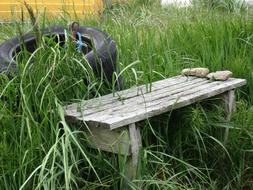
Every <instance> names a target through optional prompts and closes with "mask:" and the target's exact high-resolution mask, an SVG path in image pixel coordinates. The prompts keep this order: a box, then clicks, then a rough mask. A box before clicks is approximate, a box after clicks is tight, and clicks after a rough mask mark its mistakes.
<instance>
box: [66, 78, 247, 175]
mask: <svg viewBox="0 0 253 190" xmlns="http://www.w3.org/2000/svg"><path fill="white" fill-rule="evenodd" d="M245 84H246V80H244V79H236V78H230V79H228V80H227V81H209V80H207V79H205V78H196V77H184V76H176V77H172V78H168V79H165V80H160V81H157V82H154V83H152V84H148V85H142V86H138V87H132V88H130V89H127V90H123V91H120V92H116V93H114V94H108V95H105V96H101V97H98V98H94V99H90V100H87V101H82V102H80V103H74V104H71V105H69V106H67V107H66V109H65V117H66V118H67V121H68V122H71V123H76V124H77V123H78V125H79V124H80V126H81V125H82V127H83V129H84V130H87V131H88V132H87V134H88V138H89V140H90V141H89V142H90V145H91V146H92V147H96V148H99V149H101V150H104V151H109V152H113V153H117V154H122V155H127V156H129V160H128V164H127V175H129V177H131V178H133V177H134V176H135V174H136V170H137V165H138V155H139V150H140V148H141V146H142V143H141V135H140V130H139V127H137V126H136V124H135V123H136V122H139V121H142V120H145V119H147V118H149V117H153V116H157V115H160V114H162V113H165V112H168V111H171V110H174V109H177V108H181V107H184V106H187V105H190V104H193V103H195V102H199V101H201V100H204V99H207V98H210V97H214V96H217V95H221V97H222V99H223V100H224V103H225V104H224V105H225V111H226V113H227V118H226V119H227V120H229V119H230V116H231V113H232V112H233V111H234V110H235V93H234V90H235V89H236V88H238V87H240V86H243V85H245Z"/></svg>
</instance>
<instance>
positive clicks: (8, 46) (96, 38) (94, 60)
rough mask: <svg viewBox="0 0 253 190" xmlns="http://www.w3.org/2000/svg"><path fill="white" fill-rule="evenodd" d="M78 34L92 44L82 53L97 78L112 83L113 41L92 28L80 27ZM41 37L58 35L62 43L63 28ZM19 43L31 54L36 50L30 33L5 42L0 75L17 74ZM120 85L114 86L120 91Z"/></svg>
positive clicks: (0, 53)
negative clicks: (101, 77)
mask: <svg viewBox="0 0 253 190" xmlns="http://www.w3.org/2000/svg"><path fill="white" fill-rule="evenodd" d="M78 32H79V33H81V35H82V37H83V38H84V39H85V40H87V41H89V43H91V44H92V49H91V50H90V51H88V52H84V54H85V59H86V60H87V61H88V63H89V64H90V65H91V67H92V69H93V71H94V73H95V74H96V76H97V77H100V76H101V73H103V74H104V77H105V78H106V79H107V81H108V82H109V83H112V77H113V73H114V72H117V66H116V59H117V49H116V43H115V41H114V40H113V39H112V38H111V37H110V36H109V35H108V34H106V33H105V32H102V31H100V30H98V29H96V28H93V27H84V26H80V27H79V29H78ZM42 35H44V36H48V37H50V36H54V35H55V36H56V35H59V36H60V40H61V41H62V43H64V35H65V28H64V27H62V26H52V27H49V28H46V29H45V30H43V31H42ZM61 38H62V39H61ZM21 39H22V40H21ZM21 41H23V42H24V44H25V46H26V49H27V50H28V51H30V52H33V51H35V50H36V36H35V35H34V34H32V33H27V34H24V35H23V36H22V37H18V36H16V37H14V38H12V39H10V40H7V41H5V42H4V43H2V44H1V45H0V73H2V72H5V73H6V74H7V75H8V76H10V75H11V73H16V72H17V65H16V62H15V58H14V57H15V55H16V54H17V53H18V52H19V51H20V50H21V44H22V43H21ZM101 71H102V72H101ZM121 85H122V84H121V81H120V79H119V80H118V81H117V83H116V86H117V88H118V89H120V88H121Z"/></svg>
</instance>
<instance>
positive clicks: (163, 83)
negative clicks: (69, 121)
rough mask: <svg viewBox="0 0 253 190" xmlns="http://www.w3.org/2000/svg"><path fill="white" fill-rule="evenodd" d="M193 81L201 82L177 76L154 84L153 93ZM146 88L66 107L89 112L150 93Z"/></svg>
mask: <svg viewBox="0 0 253 190" xmlns="http://www.w3.org/2000/svg"><path fill="white" fill-rule="evenodd" d="M193 80H199V79H198V78H196V77H182V76H176V77H172V78H169V79H164V80H161V81H157V82H154V83H152V88H151V90H152V92H154V91H158V90H160V89H163V88H164V87H172V86H176V85H178V84H180V83H185V82H188V81H193ZM203 80H204V79H203ZM148 85H149V84H148ZM146 88H147V87H146V85H141V86H138V87H132V88H130V89H126V90H123V91H120V92H116V93H115V95H113V94H108V95H105V96H101V97H97V98H93V99H90V100H85V101H81V102H79V103H74V104H71V105H68V106H67V107H66V110H69V111H73V112H74V111H76V110H78V109H79V108H82V109H83V110H87V109H91V108H96V107H100V106H101V105H105V104H112V103H113V102H115V101H119V100H120V99H121V98H122V99H125V100H126V99H129V98H134V97H136V96H138V95H140V94H142V93H144V94H145V93H149V91H147V89H146Z"/></svg>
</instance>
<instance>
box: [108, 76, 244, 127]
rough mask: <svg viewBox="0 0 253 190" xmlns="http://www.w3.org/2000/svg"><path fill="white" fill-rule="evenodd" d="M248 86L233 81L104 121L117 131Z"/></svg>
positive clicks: (165, 99) (164, 100)
mask: <svg viewBox="0 0 253 190" xmlns="http://www.w3.org/2000/svg"><path fill="white" fill-rule="evenodd" d="M244 84H246V81H245V80H239V79H238V80H237V79H236V80H232V81H231V82H230V83H227V84H223V85H219V86H215V87H213V88H212V89H211V91H210V89H206V90H203V91H198V92H196V93H193V94H189V95H186V96H181V97H179V98H178V99H177V100H176V101H175V100H170V101H167V100H168V98H164V99H163V101H161V102H160V103H159V104H156V103H150V104H149V105H148V106H147V107H146V108H145V109H139V110H138V111H136V112H130V113H129V114H128V113H126V114H125V115H120V117H115V116H114V117H112V118H110V119H109V120H106V119H105V120H104V122H105V123H107V124H108V125H109V126H110V128H111V129H115V128H118V127H121V126H124V125H125V124H126V123H129V122H137V121H141V120H144V119H147V118H149V117H153V116H156V115H160V114H162V113H165V112H168V111H170V110H172V109H178V108H180V107H184V106H187V105H190V104H192V103H194V102H198V101H201V100H204V99H207V98H210V97H213V96H216V95H218V94H222V93H224V92H226V91H228V90H232V89H235V88H237V87H240V86H242V85H244Z"/></svg>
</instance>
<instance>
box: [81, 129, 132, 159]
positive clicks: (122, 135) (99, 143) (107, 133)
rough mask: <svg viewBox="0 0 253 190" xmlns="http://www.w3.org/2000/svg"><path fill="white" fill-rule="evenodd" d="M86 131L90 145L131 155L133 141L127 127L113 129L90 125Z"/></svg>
mask: <svg viewBox="0 0 253 190" xmlns="http://www.w3.org/2000/svg"><path fill="white" fill-rule="evenodd" d="M85 131H86V134H87V139H88V141H89V146H91V147H93V148H98V149H101V150H104V151H107V152H112V153H117V154H122V155H128V156H129V155H131V149H130V143H131V142H130V139H129V132H128V130H127V129H123V130H113V131H112V130H109V129H106V128H104V127H88V129H87V130H85Z"/></svg>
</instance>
